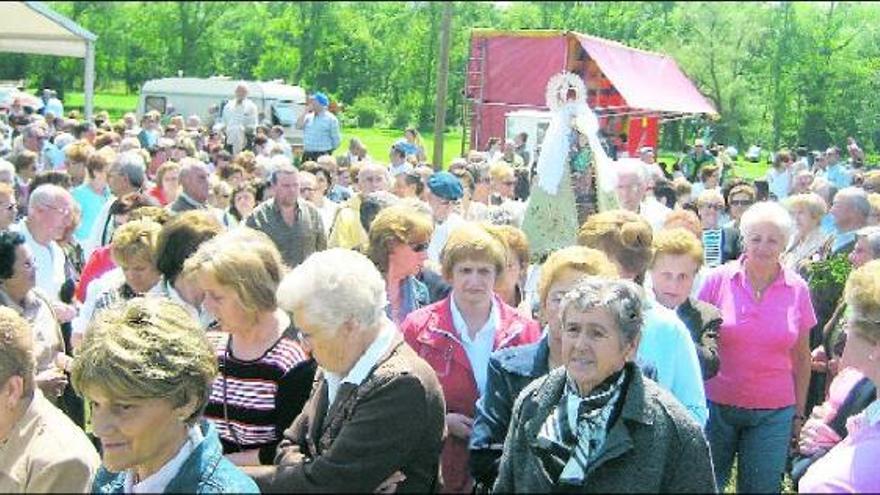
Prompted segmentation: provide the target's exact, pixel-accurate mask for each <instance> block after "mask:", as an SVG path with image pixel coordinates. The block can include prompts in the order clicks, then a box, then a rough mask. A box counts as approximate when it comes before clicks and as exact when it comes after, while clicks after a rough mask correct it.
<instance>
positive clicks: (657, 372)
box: [636, 293, 709, 426]
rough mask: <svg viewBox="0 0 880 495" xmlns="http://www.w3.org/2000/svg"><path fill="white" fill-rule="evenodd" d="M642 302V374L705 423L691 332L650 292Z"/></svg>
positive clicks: (706, 412) (638, 358) (638, 357)
mask: <svg viewBox="0 0 880 495" xmlns="http://www.w3.org/2000/svg"><path fill="white" fill-rule="evenodd" d="M646 294H647V293H646ZM645 304H646V306H647V307H646V310H645V325H644V327H643V328H642V340H641V342H640V343H639V349H638V352H637V354H636V362H637V363H638V364H639V367H640V368H641V369H642V373H644V374H645V376H647V377H648V378H650V379H652V380H654V381H655V382H657V384H659V385H660V386H661V387H663V388H665V389H666V390H668V391H669V392H671V393H672V395H673V396H675V398H676V399H678V401H679V402H680V403H681V404H682V405H683V406H684V407H685V408H687V410H688V411H690V413H691V415H693V417H694V419H696V420H697V422H698V423H699V424H700V425H701V426H705V425H706V421H707V420H708V419H709V409H708V407H707V405H706V391H705V389H704V387H703V375H702V374H701V372H700V362H699V360H698V359H697V349H696V347H695V346H694V342H693V340H691V335H690V332H688V329H687V327H686V326H685V325H684V323H682V321H681V320H680V319H679V318H678V316H677V315H676V314H675V312H674V311H672V310H671V309H668V308H665V307H663V306H661V305H660V304H658V303H657V302H656V301H655V300H654V299H653V296H652V295H650V294H647V295H646V296H645Z"/></svg>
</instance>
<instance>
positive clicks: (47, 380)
mask: <svg viewBox="0 0 880 495" xmlns="http://www.w3.org/2000/svg"><path fill="white" fill-rule="evenodd" d="M35 381H36V384H37V386H38V387H40V390H42V391H43V393H44V394H46V395H47V396H49V397H50V398H57V397H61V394H63V393H64V389H65V388H66V387H67V375H65V374H64V372H62V371H61V370H59V369H58V368H55V367H52V368H49V369H47V370H43V371H42V372H40V373H37V376H36V378H35Z"/></svg>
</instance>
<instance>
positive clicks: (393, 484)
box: [373, 471, 406, 493]
mask: <svg viewBox="0 0 880 495" xmlns="http://www.w3.org/2000/svg"><path fill="white" fill-rule="evenodd" d="M404 481H406V475H405V474H403V473H402V472H400V471H395V472H394V474H392V475H391V476H389V477H388V478H387V479H386V480H385V481H383V482H382V484H380V485H379V487H378V488H376V489H375V490H373V493H395V492H396V491H397V485H399V484H400V483H403V482H404Z"/></svg>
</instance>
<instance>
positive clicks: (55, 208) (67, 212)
mask: <svg viewBox="0 0 880 495" xmlns="http://www.w3.org/2000/svg"><path fill="white" fill-rule="evenodd" d="M42 206H43V208H48V209H50V210H53V211H57V212H58V213H61V214H62V215H63V216H65V217H66V216H68V215H70V208H66V207H58V206H52V205H42Z"/></svg>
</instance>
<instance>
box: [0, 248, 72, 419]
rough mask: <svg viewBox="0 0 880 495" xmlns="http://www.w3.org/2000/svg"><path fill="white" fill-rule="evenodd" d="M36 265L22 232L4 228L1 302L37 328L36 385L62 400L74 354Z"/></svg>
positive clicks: (52, 398)
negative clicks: (39, 283)
mask: <svg viewBox="0 0 880 495" xmlns="http://www.w3.org/2000/svg"><path fill="white" fill-rule="evenodd" d="M35 287H36V265H35V263H34V258H33V256H32V255H31V252H30V249H29V248H28V246H27V244H26V243H25V238H24V236H23V235H22V234H20V233H18V232H10V231H6V232H0V306H5V307H8V308H11V309H13V310H15V312H17V313H18V314H19V315H21V316H22V317H24V318H25V320H27V322H28V324H30V326H31V328H32V329H33V341H34V342H33V355H34V358H35V359H36V378H35V383H36V385H37V386H38V387H39V388H40V390H42V392H43V394H45V395H46V397H47V398H48V399H49V400H50V401H52V402H53V403H54V404H58V398H59V397H60V396H61V395H62V394H63V393H64V389H65V388H66V387H67V375H65V374H64V371H65V368H66V367H67V365H68V361H69V360H70V358H69V357H68V356H67V355H66V354H65V346H64V337H63V335H62V333H61V326H60V324H59V322H58V318H57V317H56V316H55V311H54V310H53V309H52V303H51V302H50V301H49V299H48V298H47V297H46V296H45V295H44V294H43V293H42V292H40V291H39V289H36V288H35Z"/></svg>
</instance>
